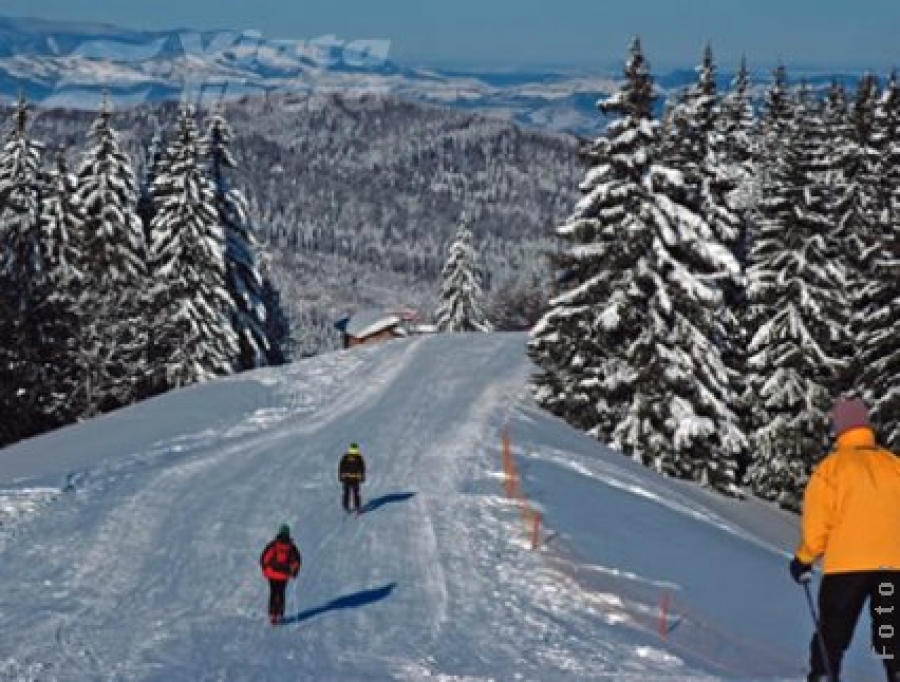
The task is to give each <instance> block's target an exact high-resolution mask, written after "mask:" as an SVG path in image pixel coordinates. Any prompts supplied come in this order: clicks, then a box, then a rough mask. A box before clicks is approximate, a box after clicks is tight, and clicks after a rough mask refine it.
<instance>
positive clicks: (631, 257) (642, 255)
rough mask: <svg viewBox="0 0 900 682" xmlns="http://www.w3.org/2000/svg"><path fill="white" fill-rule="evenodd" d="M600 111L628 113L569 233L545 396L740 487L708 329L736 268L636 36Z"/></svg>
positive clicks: (681, 467)
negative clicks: (675, 149)
mask: <svg viewBox="0 0 900 682" xmlns="http://www.w3.org/2000/svg"><path fill="white" fill-rule="evenodd" d="M601 110H602V111H603V112H604V113H608V114H613V115H616V116H617V117H618V118H617V119H616V120H614V121H612V122H611V123H610V124H609V126H608V128H607V130H606V134H605V135H604V136H603V137H601V138H599V139H598V140H596V141H595V142H594V143H593V144H592V145H590V147H588V148H587V149H586V150H585V156H586V158H587V159H588V161H589V162H590V163H591V165H592V168H591V169H590V170H589V171H588V173H587V176H586V178H585V181H584V182H583V183H582V186H581V189H582V192H583V193H584V197H583V199H582V200H581V201H580V202H579V203H578V205H577V207H576V210H575V213H574V214H573V215H572V217H571V218H570V219H569V221H568V222H567V223H566V224H564V225H562V226H561V227H559V228H557V234H558V235H559V236H560V237H562V238H563V239H564V240H565V241H566V242H568V243H569V244H570V246H569V247H568V248H567V249H566V250H565V251H564V252H563V253H562V254H559V255H558V256H557V262H558V264H559V266H560V267H561V269H562V271H563V273H564V277H565V278H564V280H563V284H564V287H565V289H564V290H562V291H561V292H560V293H558V294H557V295H556V296H555V297H554V298H553V299H552V300H551V310H550V312H548V313H547V315H545V316H544V318H543V319H542V320H541V321H540V322H539V323H538V325H537V326H536V327H535V329H534V330H533V331H532V338H531V340H530V342H529V351H530V353H531V356H532V357H533V358H534V360H535V362H536V363H537V364H538V365H539V367H540V368H541V373H540V374H539V375H538V377H537V378H536V397H537V399H538V401H539V402H540V403H541V404H542V405H544V406H546V407H547V408H548V409H551V410H553V411H555V412H557V413H558V414H560V415H562V416H563V417H564V418H566V419H568V420H570V421H572V423H574V424H576V425H578V426H581V427H582V428H585V427H586V428H587V429H588V430H589V432H590V433H592V434H593V435H595V436H597V437H598V438H601V439H603V440H607V441H609V442H611V443H612V444H613V445H614V446H616V447H619V448H620V449H622V450H623V451H624V452H626V453H628V454H630V455H632V457H634V458H635V459H637V460H639V461H642V462H644V463H645V464H648V465H650V466H652V467H653V468H655V469H657V470H659V471H662V472H665V473H668V474H672V475H676V476H679V477H685V478H692V479H694V480H698V481H701V482H703V483H704V484H706V485H710V486H713V487H716V488H718V489H721V490H733V488H734V484H735V480H734V470H735V461H734V454H735V449H736V448H739V447H740V442H741V440H742V435H741V433H740V431H739V429H738V428H737V426H736V423H735V422H736V418H735V415H734V414H732V413H731V411H730V409H729V402H730V396H729V395H728V393H729V390H730V387H729V380H728V372H727V370H726V368H725V367H724V364H723V363H722V359H721V355H720V353H719V350H718V348H717V347H716V346H715V344H714V343H713V342H712V341H711V340H710V338H709V333H710V331H711V329H712V318H713V315H714V312H715V310H716V308H717V306H718V305H719V302H720V300H721V294H720V291H719V290H718V288H717V287H716V286H715V285H714V284H711V283H710V282H712V281H714V280H715V276H716V275H720V274H722V273H723V272H724V273H728V272H730V273H733V272H735V271H736V270H737V263H736V262H735V260H734V258H733V257H731V256H730V255H729V254H728V251H727V249H725V248H724V247H723V246H722V245H721V243H719V242H718V241H717V240H716V238H715V235H714V234H713V233H712V230H711V229H710V227H709V225H708V224H707V223H706V222H705V221H704V220H703V219H702V218H701V217H700V216H699V215H698V214H697V213H696V212H695V211H694V210H692V209H691V207H690V206H688V205H685V203H683V202H684V201H685V199H690V197H691V195H692V189H691V187H690V186H689V185H687V184H686V183H685V181H684V176H683V175H682V174H681V173H680V172H678V171H677V170H675V169H672V168H670V167H666V166H664V165H662V163H660V159H659V158H658V146H659V132H658V124H657V123H656V122H655V121H654V120H653V83H652V78H651V76H650V72H649V68H648V66H647V64H646V61H645V59H644V55H643V52H642V50H641V47H640V42H639V41H638V40H635V41H634V43H633V44H632V47H631V54H630V57H629V60H628V63H627V64H626V67H625V83H624V84H623V86H622V88H621V90H620V91H618V92H616V93H614V94H613V95H612V96H611V97H610V98H609V99H608V100H606V101H605V102H603V103H602V104H601ZM710 275H711V276H710Z"/></svg>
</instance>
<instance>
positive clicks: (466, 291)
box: [434, 218, 491, 332]
mask: <svg viewBox="0 0 900 682" xmlns="http://www.w3.org/2000/svg"><path fill="white" fill-rule="evenodd" d="M481 295H482V293H481V281H480V277H479V274H478V270H477V269H476V263H475V249H474V247H473V243H472V231H471V230H470V229H469V227H468V225H467V224H466V220H465V218H463V220H462V221H461V222H460V225H459V228H458V229H457V231H456V238H455V239H454V241H453V243H452V244H451V245H450V253H449V255H448V257H447V262H446V263H445V265H444V269H443V270H442V272H441V294H440V301H439V303H438V308H437V311H436V312H435V315H434V319H435V325H436V326H437V328H438V329H439V330H440V331H444V332H486V331H490V330H491V324H490V322H488V320H487V318H486V317H485V314H484V311H483V310H482V307H481Z"/></svg>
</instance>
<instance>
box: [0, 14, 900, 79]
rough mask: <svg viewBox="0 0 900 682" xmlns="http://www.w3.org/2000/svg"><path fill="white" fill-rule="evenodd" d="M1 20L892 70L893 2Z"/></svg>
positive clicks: (587, 61) (448, 55)
mask: <svg viewBox="0 0 900 682" xmlns="http://www.w3.org/2000/svg"><path fill="white" fill-rule="evenodd" d="M0 13H2V14H7V15H12V16H34V17H40V18H47V19H64V20H90V21H106V22H111V23H116V24H121V25H123V26H128V27H132V28H181V27H189V28H237V29H255V30H259V31H261V32H262V33H263V35H265V36H266V37H269V38H292V39H312V38H315V37H317V36H321V35H326V34H335V35H337V36H338V37H339V38H342V39H346V40H359V39H381V40H389V41H390V43H391V50H390V56H391V57H392V58H393V59H394V60H395V61H400V62H405V63H423V62H424V63H435V64H438V63H440V64H443V65H452V64H455V65H466V66H482V67H508V66H510V67H516V66H526V65H527V66H534V65H557V66H559V65H572V66H579V67H585V66H591V65H597V66H605V65H608V64H610V63H618V62H621V60H622V58H623V56H624V54H625V51H626V48H627V46H628V44H629V42H630V39H631V37H632V36H633V35H635V34H638V35H640V36H641V38H642V41H643V43H644V46H645V50H646V52H647V55H648V57H649V59H650V60H651V63H652V64H653V65H654V66H656V67H660V68H663V67H666V68H670V67H679V66H680V67H690V66H693V65H694V64H695V63H696V62H697V61H698V59H699V55H700V54H701V51H702V48H703V46H704V45H705V44H706V43H707V42H709V43H711V44H712V46H713V50H714V53H715V55H716V59H717V62H718V63H719V64H721V65H724V66H727V65H730V64H734V63H736V62H737V61H738V60H739V59H740V57H741V56H742V55H746V56H747V59H748V62H749V63H750V66H751V67H753V68H763V67H769V66H771V65H773V64H775V63H776V62H778V61H779V60H781V61H783V62H784V63H785V64H787V65H788V66H796V67H800V66H804V67H805V66H823V67H826V68H834V67H855V68H858V67H868V68H872V69H874V70H876V71H885V70H887V69H890V68H892V67H900V40H898V36H900V2H898V0H853V1H852V2H851V0H777V1H776V0H616V1H615V2H609V1H607V0H454V1H453V2H446V1H443V2H439V1H437V0H320V1H319V2H317V3H309V2H302V1H300V2H297V1H290V0H253V1H252V2H248V1H247V0H215V1H213V0H153V1H152V2H126V1H115V0H113V1H111V0H76V1H73V0H0Z"/></svg>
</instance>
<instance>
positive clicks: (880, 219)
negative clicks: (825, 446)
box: [854, 72, 900, 452]
mask: <svg viewBox="0 0 900 682" xmlns="http://www.w3.org/2000/svg"><path fill="white" fill-rule="evenodd" d="M872 145H873V148H874V149H875V150H876V152H877V157H878V161H877V165H876V168H875V172H874V176H875V178H876V195H875V201H876V204H875V205H876V206H877V207H878V208H877V213H876V218H875V220H876V224H875V231H876V234H877V235H878V239H879V243H878V244H877V245H873V246H874V249H875V251H874V253H873V254H872V256H871V259H870V261H869V262H870V263H871V267H872V269H871V271H870V276H869V279H868V282H867V283H866V285H865V286H866V291H865V296H864V298H865V300H866V301H868V302H869V303H870V304H871V306H870V307H869V308H868V309H866V310H865V311H860V313H861V314H860V315H859V316H858V317H857V318H856V320H855V324H854V328H855V330H856V338H855V342H856V348H855V351H856V352H857V353H858V354H859V363H858V367H859V376H858V377H857V379H858V383H857V388H858V390H860V391H861V392H862V393H863V394H864V395H865V396H866V398H867V399H868V400H869V402H870V404H871V405H872V413H873V418H874V421H875V424H876V425H877V426H878V427H879V437H880V439H881V441H882V442H884V443H885V445H887V446H888V447H889V448H891V449H892V450H893V451H894V452H898V451H900V344H898V343H897V339H898V338H900V303H898V302H900V83H898V81H897V74H896V72H894V73H892V74H891V76H890V78H889V79H888V82H887V84H886V86H885V88H884V92H883V93H882V95H881V97H880V98H879V100H878V104H877V107H876V108H875V112H874V130H873V134H872Z"/></svg>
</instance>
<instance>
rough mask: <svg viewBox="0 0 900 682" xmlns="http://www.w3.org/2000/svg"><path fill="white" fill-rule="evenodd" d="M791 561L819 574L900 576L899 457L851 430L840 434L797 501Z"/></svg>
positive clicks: (863, 431)
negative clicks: (799, 510)
mask: <svg viewBox="0 0 900 682" xmlns="http://www.w3.org/2000/svg"><path fill="white" fill-rule="evenodd" d="M801 533H802V536H801V539H800V545H799V547H798V548H797V551H796V556H797V558H798V559H800V561H802V562H804V563H807V564H811V563H813V562H814V561H815V560H816V559H818V558H819V557H823V556H824V559H823V571H824V572H825V573H846V572H849V571H875V570H879V569H887V570H895V571H900V457H897V456H896V455H894V454H893V453H892V452H890V451H889V450H885V449H884V448H881V447H879V446H878V445H877V444H876V443H875V433H874V432H873V431H872V429H871V428H868V427H857V428H853V429H850V430H848V431H846V432H844V433H842V434H841V435H840V436H839V437H838V439H837V444H836V446H835V449H834V450H833V451H832V452H831V454H829V455H828V456H827V457H826V458H825V459H824V460H822V462H821V463H820V464H819V466H818V467H817V468H816V470H815V471H814V472H813V475H812V477H811V478H810V480H809V483H808V484H807V487H806V492H805V494H804V497H803V521H802V524H801Z"/></svg>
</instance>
